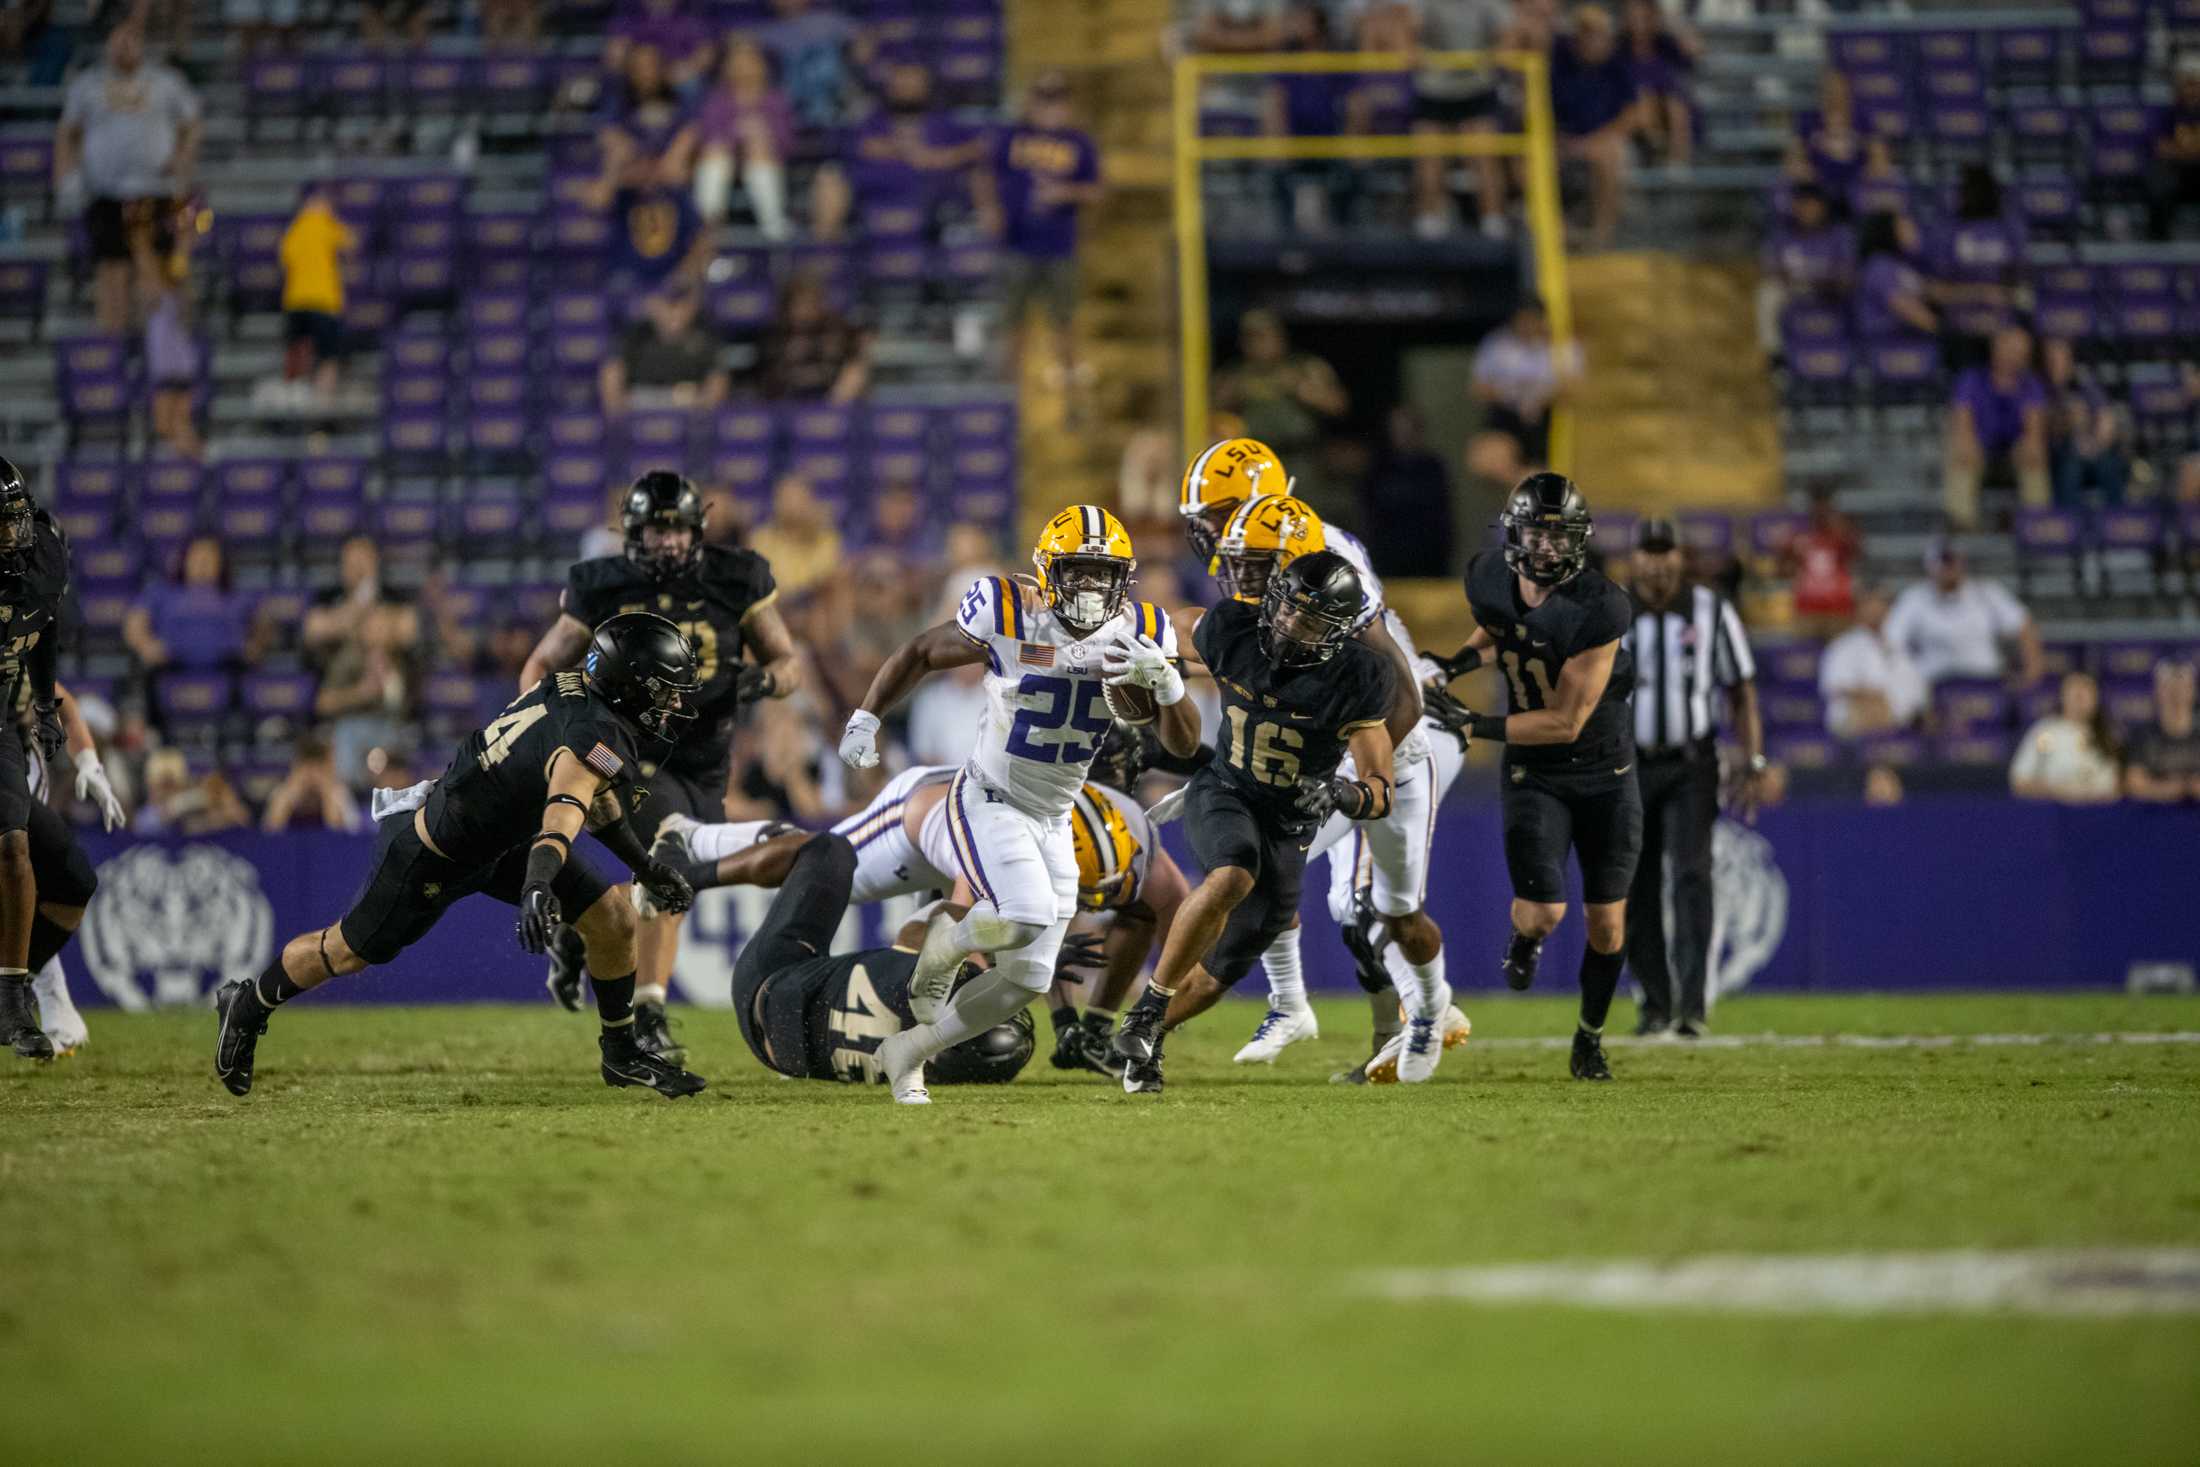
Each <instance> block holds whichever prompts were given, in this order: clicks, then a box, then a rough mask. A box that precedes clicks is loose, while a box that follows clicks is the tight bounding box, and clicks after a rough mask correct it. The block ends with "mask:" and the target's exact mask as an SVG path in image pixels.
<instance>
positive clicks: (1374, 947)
mask: <svg viewBox="0 0 2200 1467" xmlns="http://www.w3.org/2000/svg"><path fill="white" fill-rule="evenodd" d="M1337 936H1338V937H1339V938H1340V939H1341V940H1342V941H1343V942H1344V950H1345V951H1346V952H1348V953H1350V954H1352V966H1353V968H1354V969H1355V970H1356V971H1357V972H1358V974H1359V978H1360V987H1362V988H1364V989H1366V990H1367V991H1368V992H1369V993H1381V992H1382V991H1383V990H1384V989H1386V988H1388V987H1390V971H1389V970H1388V969H1386V968H1385V967H1384V966H1383V944H1384V943H1386V942H1388V941H1389V940H1390V934H1389V933H1388V932H1386V931H1384V930H1383V919H1382V917H1381V915H1380V914H1379V913H1377V912H1376V910H1375V908H1374V905H1373V904H1372V903H1371V902H1370V900H1369V896H1368V893H1367V892H1365V891H1356V892H1354V893H1353V894H1352V920H1351V921H1350V922H1346V923H1343V924H1341V925H1340V926H1339V927H1338V929H1337Z"/></svg>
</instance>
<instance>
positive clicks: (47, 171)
mask: <svg viewBox="0 0 2200 1467" xmlns="http://www.w3.org/2000/svg"><path fill="white" fill-rule="evenodd" d="M52 197H53V128H52V127H51V126H47V127H42V128H38V129H35V130H33V131H29V132H25V131H19V130H16V129H13V128H11V129H9V130H8V131H6V132H4V133H0V198H9V199H26V200H28V199H35V200H38V201H39V203H40V204H41V206H43V205H44V204H45V202H46V201H48V200H50V199H51V198H52Z"/></svg>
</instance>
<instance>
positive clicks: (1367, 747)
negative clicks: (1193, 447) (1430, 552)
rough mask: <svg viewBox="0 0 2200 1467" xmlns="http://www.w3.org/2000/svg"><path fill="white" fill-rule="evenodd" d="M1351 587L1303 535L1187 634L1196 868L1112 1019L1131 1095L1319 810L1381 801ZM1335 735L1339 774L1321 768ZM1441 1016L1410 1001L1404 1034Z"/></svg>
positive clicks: (1371, 668)
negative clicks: (1207, 732)
mask: <svg viewBox="0 0 2200 1467" xmlns="http://www.w3.org/2000/svg"><path fill="white" fill-rule="evenodd" d="M1360 597H1361V593H1360V580H1359V577H1358V576H1356V575H1354V574H1353V571H1352V567H1351V566H1349V565H1347V564H1346V563H1345V561H1344V558H1343V557H1342V556H1339V555H1337V554H1335V553H1333V552H1331V551H1327V550H1318V551H1315V552H1314V553H1313V554H1311V555H1302V556H1300V557H1299V558H1298V559H1296V560H1294V561H1293V562H1292V563H1291V564H1290V565H1288V566H1286V567H1285V568H1284V569H1282V570H1280V571H1277V572H1276V573H1275V575H1274V576H1273V577H1272V578H1271V579H1270V580H1269V582H1268V589H1267V593H1266V595H1265V596H1264V597H1263V598H1262V600H1261V604H1260V606H1259V607H1258V608H1257V609H1256V608H1254V607H1252V606H1248V605H1246V604H1245V603H1244V602H1242V601H1225V602H1223V603H1222V604H1221V605H1219V606H1217V607H1215V608H1214V609H1213V610H1212V611H1210V612H1208V613H1207V614H1206V615H1205V616H1203V617H1201V618H1200V622H1199V626H1198V628H1197V629H1196V630H1195V631H1194V632H1193V633H1192V644H1193V646H1194V648H1196V649H1197V651H1198V653H1199V655H1200V658H1201V660H1202V661H1203V662H1204V663H1205V664H1206V666H1207V670H1208V672H1209V673H1211V674H1212V675H1213V677H1214V679H1215V683H1216V686H1217V687H1218V688H1220V690H1221V694H1222V714H1223V725H1222V730H1221V731H1220V733H1219V734H1218V735H1217V738H1216V741H1215V757H1214V758H1213V759H1212V760H1210V761H1209V762H1208V763H1207V765H1206V766H1205V767H1204V768H1202V769H1201V770H1200V771H1199V772H1198V773H1197V774H1194V775H1193V776H1192V779H1191V783H1190V784H1188V785H1186V786H1185V789H1184V802H1183V809H1184V826H1185V833H1186V834H1187V835H1188V836H1190V838H1191V842H1192V851H1193V854H1194V855H1196V856H1197V857H1198V858H1199V861H1200V864H1201V865H1202V866H1204V867H1205V868H1206V871H1207V875H1206V877H1205V878H1204V879H1203V880H1202V881H1201V882H1200V884H1199V887H1198V889H1197V890H1195V891H1194V892H1193V893H1192V895H1191V896H1190V898H1188V899H1187V900H1186V901H1185V903H1184V905H1183V907H1182V909H1181V910H1179V911H1178V913H1177V918H1176V923H1175V925H1174V927H1173V928H1172V929H1171V930H1170V932H1169V940H1168V942H1167V944H1166V945H1165V946H1164V947H1163V948H1162V951H1161V963H1160V965H1159V967H1158V968H1157V969H1156V970H1155V972H1154V976H1153V979H1152V981H1151V982H1150V983H1149V984H1148V986H1147V990H1146V995H1145V997H1143V998H1141V999H1140V1000H1139V1001H1138V1002H1137V1004H1136V1005H1134V1006H1133V1007H1132V1009H1131V1011H1130V1012H1129V1013H1128V1014H1126V1015H1124V1017H1123V1027H1122V1028H1121V1029H1120V1030H1118V1031H1117V1032H1116V1036H1115V1047H1116V1050H1117V1051H1118V1052H1119V1053H1120V1054H1122V1055H1123V1057H1124V1059H1125V1061H1126V1062H1127V1063H1126V1065H1125V1068H1124V1070H1123V1088H1124V1090H1126V1091H1128V1092H1130V1093H1131V1094H1134V1095H1135V1094H1154V1093H1158V1092H1159V1091H1160V1089H1161V1047H1162V1041H1163V1039H1164V1037H1165V1036H1166V1034H1167V1032H1168V1031H1169V1030H1171V1029H1174V1028H1176V1027H1177V1026H1179V1025H1181V1024H1183V1023H1185V1022H1187V1021H1189V1020H1190V1019H1192V1018H1193V1017H1195V1016H1196V1015H1198V1014H1201V1013H1204V1012H1205V1011H1206V1010H1208V1009H1209V1008H1212V1007H1213V1006H1214V1004H1215V1002H1216V1000H1218V999H1220V998H1221V997H1222V995H1223V994H1224V993H1225V992H1226V991H1228V989H1229V987H1230V985H1232V984H1234V983H1236V982H1237V981H1238V980H1239V979H1240V978H1242V977H1244V976H1245V974H1246V972H1247V971H1248V970H1249V969H1250V968H1251V967H1252V966H1253V963H1254V961H1255V960H1256V959H1257V958H1259V957H1260V955H1261V954H1262V953H1263V952H1265V951H1266V950H1267V949H1268V946H1269V944H1270V943H1272V942H1274V941H1275V939H1276V937H1277V936H1278V934H1280V933H1281V932H1282V931H1283V930H1284V929H1285V928H1286V927H1288V926H1290V924H1291V921H1292V919H1293V918H1294V917H1295V916H1296V915H1297V912H1298V903H1299V886H1300V881H1301V878H1302V876H1303V874H1304V871H1305V863H1306V849H1307V846H1308V845H1309V844H1310V843H1311V842H1312V840H1313V837H1314V832H1315V831H1316V830H1317V829H1318V828H1319V827H1320V825H1321V823H1322V821H1323V820H1324V819H1325V818H1327V817H1328V815H1329V814H1330V812H1331V811H1337V812H1340V813H1342V814H1344V815H1345V816H1346V817H1348V818H1351V819H1356V820H1370V819H1379V818H1380V817H1381V816H1382V815H1383V814H1384V813H1385V812H1386V811H1388V810H1389V808H1390V795H1391V772H1390V771H1391V764H1390V754H1391V744H1390V733H1389V730H1388V729H1387V728H1386V727H1385V726H1384V718H1385V716H1386V715H1387V714H1388V712H1389V710H1390V708H1391V706H1392V694H1393V691H1394V690H1393V688H1392V687H1391V679H1392V674H1391V670H1390V665H1389V663H1388V662H1387V661H1386V660H1385V659H1384V658H1383V656H1382V654H1381V653H1379V652H1376V651H1375V650H1374V649H1372V648H1370V647H1368V646H1366V645H1365V644H1363V643H1360V642H1356V641H1353V640H1352V639H1351V627H1352V622H1353V619H1354V618H1355V617H1357V616H1358V615H1359V612H1360ZM1348 748H1349V749H1350V751H1351V753H1352V756H1353V760H1354V763H1355V766H1356V768H1357V769H1358V771H1359V773H1358V777H1356V778H1352V779H1345V778H1342V777H1339V776H1338V774H1337V766H1338V762H1339V761H1340V760H1341V759H1342V758H1343V757H1344V755H1345V752H1346V750H1347V749H1348ZM1448 1005H1449V999H1448V996H1447V998H1446V1006H1447V1007H1448ZM1441 1017H1442V1013H1441V1010H1439V1011H1438V1012H1437V1013H1435V1014H1430V1015H1427V1016H1425V1017H1424V1016H1419V1015H1417V1016H1416V1017H1415V1019H1414V1021H1413V1024H1412V1025H1411V1026H1409V1027H1410V1029H1411V1030H1412V1031H1413V1034H1414V1042H1416V1043H1419V1044H1422V1045H1425V1046H1428V1047H1432V1048H1437V1049H1439V1050H1440V1047H1441V1038H1440V1036H1439V1034H1438V1033H1437V1029H1436V1025H1437V1022H1438V1020H1440V1019H1441Z"/></svg>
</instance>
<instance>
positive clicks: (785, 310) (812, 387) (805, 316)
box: [762, 270, 871, 585]
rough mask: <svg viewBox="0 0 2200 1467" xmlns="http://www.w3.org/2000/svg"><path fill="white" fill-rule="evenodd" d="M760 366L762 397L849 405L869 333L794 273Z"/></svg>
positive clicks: (866, 380)
mask: <svg viewBox="0 0 2200 1467" xmlns="http://www.w3.org/2000/svg"><path fill="white" fill-rule="evenodd" d="M762 366H763V385H764V395H765V396H766V397H773V398H788V397H794V398H820V397H821V398H825V399H827V400H828V401H831V402H836V403H848V402H854V401H855V400H856V399H857V398H859V397H861V396H863V394H864V391H865V389H867V388H868V387H869V386H870V385H871V333H870V332H869V331H867V330H865V329H864V328H862V327H860V326H858V325H857V324H856V323H855V322H853V321H851V320H849V319H848V317H847V316H845V315H843V314H842V313H841V312H840V311H838V310H835V309H834V308H833V305H832V303H831V302H830V301H828V300H827V299H826V297H825V282H824V281H823V280H821V279H819V278H818V276H817V275H815V274H814V273H812V272H810V271H807V270H804V271H798V272H797V273H796V274H794V275H793V276H791V277H790V278H789V279H788V281H787V283H786V285H785V286H783V287H782V288H781V290H780V292H779V309H778V311H777V313H776V314H775V315H774V316H773V318H772V324H771V328H770V329H769V330H768V331H766V332H765V334H764V346H763V363H762ZM781 584H782V585H784V584H785V581H784V579H782V581H781Z"/></svg>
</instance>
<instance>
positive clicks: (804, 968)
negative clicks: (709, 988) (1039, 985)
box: [733, 833, 1074, 1085]
mask: <svg viewBox="0 0 2200 1467" xmlns="http://www.w3.org/2000/svg"><path fill="white" fill-rule="evenodd" d="M859 862H860V858H859V856H858V855H857V852H856V849H855V847H854V846H853V845H852V844H850V843H849V841H848V839H847V837H845V836H842V835H835V834H830V833H828V834H825V835H805V836H803V837H802V839H801V842H800V844H799V845H797V846H796V847H795V852H794V856H793V859H792V860H790V861H789V862H788V863H787V870H786V873H785V876H784V879H783V880H782V882H781V884H780V887H779V895H778V896H777V897H775V898H774V899H773V901H772V906H771V911H770V913H769V914H768V915H766V917H765V918H764V922H763V925H762V926H760V927H758V928H757V929H756V933H755V935H754V936H752V937H750V938H749V940H748V941H747V942H746V943H745V944H743V945H742V948H741V956H740V957H738V958H736V959H735V960H734V964H733V1008H734V1015H735V1017H736V1018H737V1019H738V1020H739V1021H740V1024H741V1037H742V1038H743V1039H746V1040H747V1041H748V1044H749V1048H750V1049H751V1050H752V1051H754V1052H755V1055H756V1057H757V1058H758V1059H760V1060H762V1061H763V1062H764V1064H765V1065H766V1066H767V1067H768V1068H770V1069H773V1070H776V1071H778V1072H779V1073H780V1074H782V1075H791V1076H793V1077H794V1078H796V1079H798V1080H843V1081H850V1082H853V1083H857V1084H862V1083H867V1082H871V1081H878V1080H884V1079H885V1078H886V1070H885V1067H884V1065H883V1064H882V1063H881V1062H880V1060H879V1053H878V1051H879V1046H880V1044H881V1043H883V1042H884V1041H885V1040H887V1039H889V1038H891V1037H893V1036H894V1035H896V1034H899V1033H901V1032H902V1031H903V1030H905V1029H910V1028H914V1027H916V1025H917V1017H916V1015H915V1014H914V1013H912V1012H911V1011H910V1006H909V977H910V974H911V973H913V972H914V971H915V970H916V966H917V947H918V945H919V944H920V943H922V942H923V941H924V933H925V930H926V925H927V924H926V922H925V920H924V919H923V918H919V919H918V920H915V921H911V922H908V923H905V924H903V926H902V929H901V932H900V935H899V936H898V937H897V939H896V940H895V943H894V945H893V946H892V947H874V948H866V949H864V950H863V951H861V952H852V953H842V954H840V955H839V956H837V957H835V956H832V955H831V954H830V952H829V949H830V947H831V945H832V940H833V934H834V932H836V931H837V930H839V927H840V922H841V918H842V917H844V916H845V915H846V914H847V911H848V908H849V906H850V904H851V899H852V895H853V891H854V887H855V879H856V871H857V867H858V865H859ZM929 915H930V914H929V913H927V914H926V916H929ZM956 915H958V916H959V915H960V913H959V912H957V914H956ZM1073 956H1074V954H1073ZM965 968H966V971H965V972H964V973H963V974H962V975H961V977H962V980H963V981H964V982H965V983H973V982H989V981H992V975H990V974H986V973H983V972H982V971H981V970H979V969H978V967H977V965H976V964H975V963H971V964H967V965H965ZM1036 1045H1037V1041H1036V1039H1035V1038H1034V1036H1033V1032H1032V1023H1031V1014H1030V1011H1029V1009H1028V1008H1022V1009H1017V1010H1016V1011H1014V1012H1013V1013H1011V1014H1010V1015H1009V1016H1008V1017H1007V1018H1006V1019H1004V1020H1002V1021H1001V1022H1000V1023H998V1024H996V1025H994V1026H993V1027H992V1028H990V1029H987V1030H984V1031H982V1032H980V1033H978V1034H975V1035H973V1036H971V1037H970V1038H968V1039H964V1040H962V1041H960V1042H959V1043H956V1044H953V1045H950V1046H949V1047H947V1048H946V1049H944V1050H942V1051H940V1052H939V1053H938V1054H936V1055H934V1056H932V1058H931V1060H930V1061H929V1062H928V1063H927V1064H926V1066H925V1077H926V1078H928V1079H929V1080H931V1081H934V1082H936V1083H938V1084H942V1085H958V1084H966V1085H986V1084H1004V1083H1006V1082H1007V1081H1010V1080H1013V1079H1015V1078H1016V1076H1017V1075H1018V1073H1020V1072H1021V1071H1022V1070H1023V1067H1024V1066H1025V1065H1026V1064H1028V1063H1030V1061H1031V1056H1032V1053H1033V1050H1034V1049H1035V1048H1036Z"/></svg>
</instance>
